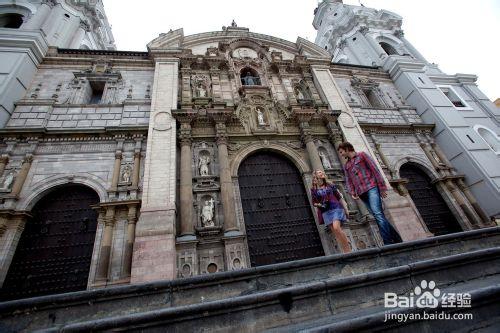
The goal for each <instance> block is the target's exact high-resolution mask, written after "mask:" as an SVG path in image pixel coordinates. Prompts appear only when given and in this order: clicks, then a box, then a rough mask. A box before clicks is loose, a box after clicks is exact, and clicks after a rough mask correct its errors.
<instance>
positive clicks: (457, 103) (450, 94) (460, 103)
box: [438, 86, 469, 108]
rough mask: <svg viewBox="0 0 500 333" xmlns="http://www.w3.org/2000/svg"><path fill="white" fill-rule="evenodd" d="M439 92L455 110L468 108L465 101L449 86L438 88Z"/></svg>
mask: <svg viewBox="0 0 500 333" xmlns="http://www.w3.org/2000/svg"><path fill="white" fill-rule="evenodd" d="M438 88H439V90H441V92H442V93H443V94H444V95H445V96H446V98H448V100H449V101H450V102H451V104H453V106H454V107H456V108H467V107H469V106H468V105H467V103H465V101H464V100H463V99H462V98H460V96H458V94H457V93H456V92H455V90H453V88H452V87H450V86H438Z"/></svg>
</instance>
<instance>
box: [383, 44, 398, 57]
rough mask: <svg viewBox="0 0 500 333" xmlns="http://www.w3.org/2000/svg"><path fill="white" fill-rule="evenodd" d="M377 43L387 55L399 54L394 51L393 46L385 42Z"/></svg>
mask: <svg viewBox="0 0 500 333" xmlns="http://www.w3.org/2000/svg"><path fill="white" fill-rule="evenodd" d="M379 44H380V46H381V47H382V48H383V49H384V51H385V53H387V54H388V55H393V54H395V55H398V54H399V53H398V52H397V51H396V49H395V48H394V47H392V45H390V44H387V43H385V42H380V43H379Z"/></svg>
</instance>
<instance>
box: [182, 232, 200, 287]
mask: <svg viewBox="0 0 500 333" xmlns="http://www.w3.org/2000/svg"><path fill="white" fill-rule="evenodd" d="M193 238H194V239H193ZM197 246H198V241H197V240H196V237H194V236H188V237H186V236H183V237H178V238H177V267H178V268H179V269H178V274H177V276H178V277H179V278H188V277H191V276H195V275H199V268H198V262H199V259H198V251H197Z"/></svg>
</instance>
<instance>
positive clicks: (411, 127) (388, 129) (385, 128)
mask: <svg viewBox="0 0 500 333" xmlns="http://www.w3.org/2000/svg"><path fill="white" fill-rule="evenodd" d="M359 125H360V126H361V128H362V129H363V131H373V132H375V133H381V134H414V133H417V132H426V131H428V132H432V130H433V129H434V127H435V125H434V124H408V125H403V124H402V125H398V124H391V125H388V124H387V125H384V124H374V123H359Z"/></svg>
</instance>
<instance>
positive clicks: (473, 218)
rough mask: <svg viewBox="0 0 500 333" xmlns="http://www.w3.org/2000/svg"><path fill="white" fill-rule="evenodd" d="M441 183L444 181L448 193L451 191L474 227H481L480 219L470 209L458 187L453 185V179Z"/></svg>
mask: <svg viewBox="0 0 500 333" xmlns="http://www.w3.org/2000/svg"><path fill="white" fill-rule="evenodd" d="M440 181H443V182H444V184H445V185H446V188H447V189H448V191H450V193H451V195H452V196H453V198H454V199H455V200H456V201H457V203H458V205H459V206H460V208H461V209H462V211H463V212H464V213H465V215H466V216H467V219H468V220H469V222H470V223H471V224H472V225H476V226H477V225H479V224H481V220H480V218H479V217H478V216H477V215H476V214H475V213H474V212H473V211H472V209H470V207H469V206H468V205H467V204H466V203H465V200H464V198H463V197H462V193H461V192H460V190H459V189H458V188H457V186H456V185H455V184H454V183H453V178H444V179H442V180H440Z"/></svg>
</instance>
